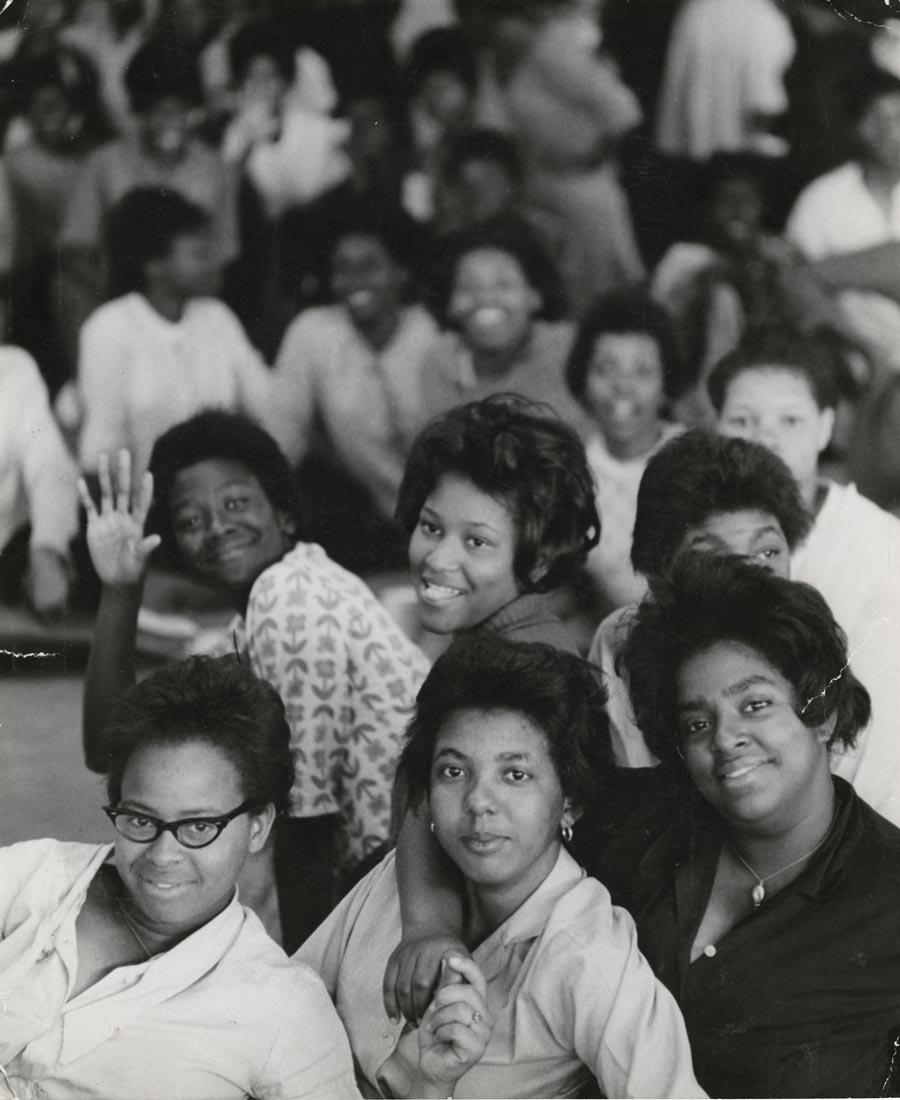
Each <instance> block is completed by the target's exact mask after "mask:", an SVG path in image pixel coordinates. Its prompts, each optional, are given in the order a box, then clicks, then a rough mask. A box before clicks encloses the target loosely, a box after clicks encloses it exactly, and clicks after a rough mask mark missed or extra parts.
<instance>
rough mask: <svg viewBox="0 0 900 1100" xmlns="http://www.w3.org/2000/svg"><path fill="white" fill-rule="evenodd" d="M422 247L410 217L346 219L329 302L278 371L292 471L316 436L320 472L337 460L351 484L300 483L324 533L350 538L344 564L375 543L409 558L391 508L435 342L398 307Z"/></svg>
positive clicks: (287, 345)
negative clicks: (314, 498)
mask: <svg viewBox="0 0 900 1100" xmlns="http://www.w3.org/2000/svg"><path fill="white" fill-rule="evenodd" d="M418 243H419V238H418V234H417V233H416V232H415V227H414V226H412V225H410V224H409V222H408V219H404V218H402V217H394V218H391V217H389V216H388V217H384V218H381V217H377V216H375V215H369V216H368V217H364V216H360V217H358V218H352V217H351V218H348V220H347V221H346V222H345V224H344V225H343V226H342V227H341V229H340V231H339V233H338V235H337V237H336V238H335V240H334V241H333V242H332V246H331V248H330V250H329V252H330V263H329V265H328V266H329V268H330V284H331V291H332V296H333V298H334V304H333V305H328V306H319V307H314V308H311V309H307V310H305V311H304V312H303V313H301V314H300V316H299V317H298V318H297V319H296V320H295V321H294V322H293V324H292V325H291V327H290V328H289V329H288V331H287V333H286V334H285V337H284V340H283V342H282V345H281V350H280V351H279V353H278V358H277V361H276V364H275V372H274V377H273V384H274V396H273V407H272V415H273V417H274V418H275V420H276V421H277V423H276V424H274V431H275V435H276V437H277V438H278V440H279V442H280V443H281V445H282V448H283V449H284V451H285V453H286V455H287V457H288V459H289V460H290V461H291V462H292V463H295V464H296V463H297V462H299V460H300V459H301V458H304V457H305V456H307V455H309V454H310V451H311V450H314V449H315V438H314V437H315V434H316V433H315V431H314V429H315V428H316V427H318V428H319V429H321V431H322V432H323V434H324V439H323V440H321V443H322V445H323V447H324V449H325V456H324V458H325V460H326V466H327V464H328V463H327V459H329V458H331V459H333V460H334V461H335V462H336V463H337V465H338V467H339V470H338V471H335V473H337V474H339V475H342V476H343V479H345V480H349V481H350V482H351V483H352V484H351V485H349V486H347V492H346V493H345V492H343V491H336V487H335V485H334V483H333V479H332V477H331V476H330V471H328V470H327V469H326V470H323V471H320V476H319V477H318V479H317V480H318V482H319V484H315V485H311V484H310V479H309V477H308V476H305V477H304V486H305V488H304V496H305V497H306V498H307V499H309V494H310V492H313V493H316V495H318V493H321V495H322V497H323V500H322V505H323V508H325V509H327V511H328V512H329V513H330V514H329V515H328V517H327V520H323V523H324V525H325V526H327V527H331V528H333V527H334V526H335V525H336V524H338V525H339V526H340V533H341V535H342V536H343V538H344V539H345V540H347V541H348V543H349V544H348V545H347V546H345V547H343V548H342V551H343V552H338V549H337V547H336V548H335V553H336V554H337V556H338V558H339V560H341V561H342V562H344V563H345V564H348V565H350V563H351V562H353V563H356V560H357V558H358V557H359V555H360V553H362V552H363V551H366V550H367V551H369V552H371V551H372V550H375V549H376V547H374V546H373V542H378V543H379V544H381V543H384V544H385V545H384V546H383V547H382V549H383V550H384V552H385V553H388V557H390V556H391V555H390V553H389V550H390V546H391V545H393V548H394V549H393V557H396V556H397V551H398V549H399V554H400V561H402V560H403V558H404V557H405V552H404V547H403V545H402V543H403V540H402V536H401V534H400V532H399V530H398V529H397V528H396V526H395V525H394V522H393V514H394V506H395V504H396V500H397V490H398V489H399V487H400V481H401V479H402V477H403V464H404V462H405V461H406V455H407V453H408V451H409V447H410V445H411V443H412V440H413V437H414V435H415V429H416V427H417V425H418V422H419V419H420V411H419V400H418V386H417V382H418V371H419V365H420V363H421V359H422V355H423V354H424V352H425V350H426V348H427V347H428V346H429V345H430V344H431V342H432V341H433V339H434V337H435V336H436V334H437V326H436V325H435V322H434V320H433V319H432V317H431V314H430V313H428V312H427V311H426V310H425V309H424V308H423V307H422V306H421V305H418V304H416V303H407V302H406V298H407V290H408V282H409V273H410V267H411V266H412V265H413V264H415V263H416V259H417V257H416V249H417V246H418ZM309 472H310V471H309V469H307V470H306V473H307V474H309ZM353 489H355V490H356V491H355V492H353V491H352V490H353ZM360 492H361V493H362V496H363V500H362V501H360V500H359V499H358V498H359V496H360ZM315 510H316V513H317V517H318V518H319V519H323V517H322V516H320V515H319V511H320V510H319V509H318V508H317V509H315ZM345 555H349V558H346V560H345ZM369 557H370V558H371V557H372V555H371V553H369ZM375 557H377V554H376V555H375ZM377 564H379V563H378V562H377V561H375V560H369V561H368V562H367V565H368V568H369V569H371V568H372V567H373V566H374V565H377ZM380 564H381V565H382V566H383V565H384V564H385V563H384V562H382V563H380ZM360 567H362V564H361V565H360Z"/></svg>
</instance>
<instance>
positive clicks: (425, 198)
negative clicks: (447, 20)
mask: <svg viewBox="0 0 900 1100" xmlns="http://www.w3.org/2000/svg"><path fill="white" fill-rule="evenodd" d="M406 83H407V98H408V104H409V124H410V130H411V138H412V147H413V154H414V158H415V164H416V168H417V171H414V172H413V173H411V174H410V176H409V177H408V179H407V182H406V187H405V205H406V207H407V209H408V210H409V211H410V213H411V214H413V215H414V216H415V217H417V218H418V219H419V220H420V221H430V220H431V219H432V217H433V216H434V214H435V212H436V207H437V206H438V204H439V196H438V194H437V191H438V188H439V186H440V178H441V174H442V171H443V167H444V159H445V156H446V149H447V145H448V144H449V143H451V142H452V141H453V139H454V138H455V137H456V136H458V135H461V134H464V133H465V131H466V129H467V128H468V126H469V125H470V124H471V120H472V95H473V92H474V89H475V61H474V58H473V57H472V52H471V46H470V44H469V42H468V40H467V38H466V36H465V35H464V34H463V32H462V31H461V30H460V28H459V27H432V28H430V29H429V30H427V31H425V32H424V33H423V34H421V35H419V37H418V38H417V39H416V40H415V42H414V43H413V46H412V50H411V51H410V55H409V57H408V59H407V62H406Z"/></svg>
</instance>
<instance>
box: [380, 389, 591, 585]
mask: <svg viewBox="0 0 900 1100" xmlns="http://www.w3.org/2000/svg"><path fill="white" fill-rule="evenodd" d="M444 474H459V475H460V476H462V477H465V478H468V479H469V480H470V481H471V482H472V484H473V485H475V486H476V487H477V488H478V489H480V490H481V491H482V492H484V493H487V494H488V496H491V497H494V498H495V499H496V500H499V501H502V502H503V503H504V504H505V505H506V506H507V507H508V508H509V509H510V511H511V512H512V515H513V519H514V522H515V530H516V536H517V537H516V553H515V559H514V562H513V569H514V571H515V575H516V579H517V580H518V582H519V584H520V586H521V587H522V589H523V591H532V592H548V591H550V590H551V589H553V588H557V587H559V586H560V585H561V584H564V583H565V582H566V581H568V580H570V579H572V578H573V577H574V576H575V575H576V574H577V573H578V571H579V569H580V567H581V566H582V565H583V564H584V562H585V560H586V558H587V555H588V552H589V551H590V550H591V549H592V548H593V547H594V546H596V545H597V542H598V541H599V538H600V517H599V515H598V514H597V506H596V503H595V497H594V482H593V478H592V477H591V472H590V470H589V468H588V464H587V459H586V457H585V453H584V447H583V446H582V444H581V441H580V440H579V438H578V436H577V435H576V434H575V432H574V431H573V430H572V429H571V428H569V427H568V426H567V425H566V424H564V423H563V422H562V421H561V420H560V419H559V418H558V417H557V416H556V415H555V413H553V411H552V409H550V407H549V406H547V405H538V404H535V403H533V402H530V401H526V400H525V398H523V397H519V396H517V395H515V394H494V395H493V396H491V397H487V398H485V399H484V400H483V401H473V402H471V403H470V404H468V405H461V406H459V407H458V408H455V409H451V411H450V412H448V413H445V414H444V415H443V416H440V417H438V418H437V419H435V420H433V421H432V422H431V423H430V424H429V425H428V426H427V427H426V428H425V429H424V430H423V431H422V432H421V433H420V435H419V436H418V438H417V439H416V441H415V443H414V444H413V447H412V450H411V451H410V454H409V458H408V459H407V460H406V469H405V472H404V475H403V481H402V483H401V485H400V492H399V495H398V498H397V511H396V517H397V522H398V523H399V524H400V526H401V527H402V528H403V530H404V531H406V533H407V534H408V535H412V533H413V531H414V530H415V527H416V525H417V523H418V522H419V513H420V512H421V511H422V506H423V505H424V503H425V500H426V498H427V497H428V495H429V493H431V492H432V490H433V489H434V487H435V486H436V485H437V483H438V481H439V480H440V478H441V477H442V476H443V475H444ZM539 566H546V567H547V568H546V571H545V572H544V574H543V575H542V576H541V577H540V579H538V580H537V581H533V580H532V579H531V578H532V574H533V573H534V571H535V570H536V569H537V568H538V567H539Z"/></svg>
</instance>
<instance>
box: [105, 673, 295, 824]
mask: <svg viewBox="0 0 900 1100" xmlns="http://www.w3.org/2000/svg"><path fill="white" fill-rule="evenodd" d="M104 738H105V740H106V741H107V744H108V746H109V747H108V750H107V758H106V764H105V767H104V769H103V770H104V771H105V772H106V776H107V782H106V785H107V793H108V795H109V800H110V802H111V803H112V804H113V805H115V804H116V803H117V802H118V801H119V799H120V798H121V797H122V776H123V775H124V773H125V769H126V767H127V766H128V761H129V760H130V759H131V757H132V755H133V754H134V753H135V752H136V751H137V750H138V749H142V748H145V747H146V746H148V745H162V746H171V745H182V744H185V743H187V742H192V741H201V742H203V743H204V744H207V745H210V746H211V747H212V748H215V749H218V750H219V751H220V752H221V753H222V754H223V755H224V756H226V757H227V758H228V759H229V760H230V761H231V763H232V764H233V765H234V768H235V771H236V772H237V773H238V775H239V776H240V781H241V788H242V790H243V793H244V796H245V798H246V799H247V801H249V802H250V804H251V809H253V810H256V811H259V810H262V809H263V808H264V807H265V806H267V805H269V804H270V803H271V804H272V805H273V806H274V807H275V809H276V811H277V812H278V813H283V812H284V811H285V810H286V809H287V806H288V796H289V795H290V792H291V787H292V786H293V783H294V757H293V754H292V752H291V747H290V741H291V733H290V729H289V728H288V724H287V720H286V718H285V713H284V703H282V701H281V698H280V696H279V695H278V692H277V691H276V690H275V689H274V688H273V687H272V686H271V684H268V683H266V681H265V680H260V679H259V678H258V677H257V676H254V674H253V673H252V672H251V671H250V670H249V669H248V668H247V667H245V666H244V665H243V664H241V662H240V660H239V659H238V658H237V657H234V656H231V657H190V658H188V660H186V661H180V662H177V663H175V664H171V665H166V666H165V668H161V669H160V670H159V671H157V672H154V673H151V674H150V675H149V676H148V677H146V679H144V680H141V681H140V682H139V683H137V684H135V685H134V687H132V688H129V689H128V691H126V692H125V694H124V695H122V696H121V698H120V699H119V700H118V701H117V702H116V704H115V705H114V707H113V711H112V714H111V716H110V720H109V722H108V724H107V725H106V727H105V728H104Z"/></svg>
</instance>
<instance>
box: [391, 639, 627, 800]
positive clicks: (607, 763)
mask: <svg viewBox="0 0 900 1100" xmlns="http://www.w3.org/2000/svg"><path fill="white" fill-rule="evenodd" d="M473 710H474V711H483V712H486V713H488V714H490V713H496V712H498V711H512V712H514V713H516V714H521V715H524V717H526V718H527V719H528V720H529V721H530V722H532V723H533V724H534V725H535V726H537V728H538V729H539V730H541V732H542V733H543V734H544V735H545V736H546V738H547V746H548V749H549V752H550V757H551V759H552V761H553V764H554V766H555V768H556V774H557V776H558V777H559V783H560V786H561V787H562V792H563V795H564V797H566V798H568V799H569V800H570V801H571V803H572V805H573V807H574V808H575V809H577V810H579V811H587V810H589V809H590V808H592V807H596V806H598V805H603V804H604V802H605V801H606V799H605V792H606V787H607V780H608V777H609V776H611V774H612V768H613V756H612V744H611V741H610V734H609V721H608V719H607V716H606V689H605V688H604V686H603V682H602V674H601V673H600V671H599V670H598V669H597V668H595V667H594V665H592V664H589V663H588V662H587V661H583V660H582V659H581V658H580V657H576V656H574V655H573V654H571V653H565V652H563V651H562V650H559V649H556V648H554V647H553V646H550V645H547V644H545V643H544V642H527V643H525V642H511V641H507V640H505V639H503V638H496V637H492V638H484V637H478V636H476V635H472V636H469V637H466V638H461V639H459V640H458V641H456V642H454V643H453V645H452V646H451V647H450V648H449V649H448V650H447V651H446V652H445V653H443V654H442V655H441V656H440V657H439V658H438V659H437V661H435V663H434V667H433V668H432V670H431V672H430V673H429V674H428V677H427V679H426V680H425V683H424V684H423V685H422V687H421V688H420V689H419V694H418V698H417V700H416V709H415V714H414V715H413V718H412V721H411V722H410V724H409V726H408V727H407V731H406V745H405V747H404V749H403V753H402V754H401V757H400V762H399V765H398V772H399V774H400V775H401V776H402V778H403V780H404V781H405V783H406V785H407V790H408V794H409V801H410V805H411V806H412V807H413V808H416V807H420V806H422V805H423V804H424V803H425V802H427V800H428V794H429V789H430V782H431V762H432V757H433V756H434V746H435V743H436V742H437V738H438V735H439V734H440V732H441V730H442V729H443V728H444V726H445V725H446V724H447V722H448V721H449V720H450V718H451V717H452V716H453V715H455V714H459V713H460V712H461V711H473ZM485 736H486V737H490V722H486V723H485Z"/></svg>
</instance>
